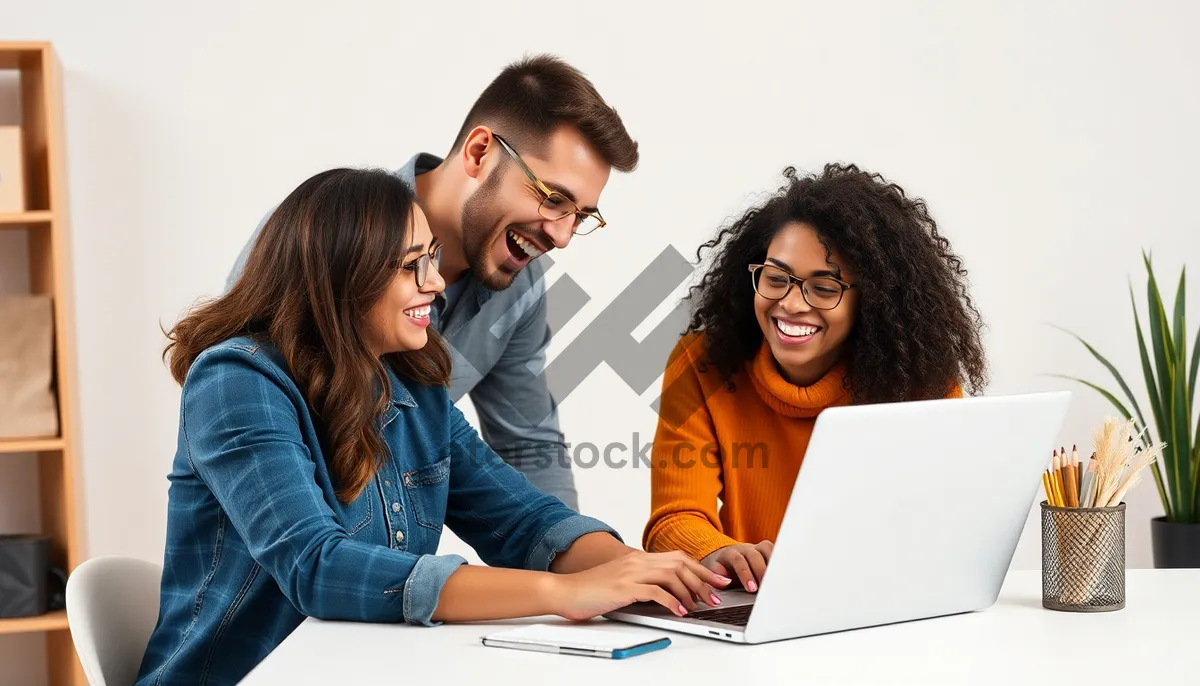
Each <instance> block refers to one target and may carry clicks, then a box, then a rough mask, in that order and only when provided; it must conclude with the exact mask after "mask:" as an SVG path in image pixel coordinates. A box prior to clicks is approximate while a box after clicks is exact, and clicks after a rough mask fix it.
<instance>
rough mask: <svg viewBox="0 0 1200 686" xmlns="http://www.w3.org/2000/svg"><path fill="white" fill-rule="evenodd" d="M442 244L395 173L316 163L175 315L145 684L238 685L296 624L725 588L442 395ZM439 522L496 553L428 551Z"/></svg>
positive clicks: (590, 609) (575, 609)
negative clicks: (532, 471) (437, 314)
mask: <svg viewBox="0 0 1200 686" xmlns="http://www.w3.org/2000/svg"><path fill="white" fill-rule="evenodd" d="M439 248H440V246H438V245H437V244H436V242H435V241H434V240H433V238H432V235H431V234H430V231H429V226H428V224H427V223H426V220H425V216H424V213H423V212H422V211H421V209H420V207H419V206H417V205H416V203H415V201H414V196H413V193H412V191H411V189H410V188H409V187H408V186H407V185H406V184H405V183H404V182H403V181H401V180H400V179H399V178H397V177H395V176H393V175H392V174H390V173H388V172H386V171H374V170H351V169H335V170H331V171H327V172H324V173H321V174H318V175H316V176H314V177H312V178H311V179H308V180H307V181H305V182H304V183H303V184H301V185H300V186H299V187H298V188H297V189H296V190H295V191H293V192H292V193H291V195H289V196H288V198H287V199H286V200H285V201H284V202H283V203H282V204H281V205H280V206H279V208H278V209H277V210H276V211H275V212H274V213H273V215H272V217H271V219H270V220H269V221H268V223H267V224H266V225H265V226H264V228H263V231H262V233H261V235H260V237H259V238H258V241H257V243H256V245H255V247H254V248H253V251H252V252H251V254H250V256H249V259H248V262H247V266H246V270H245V272H244V276H243V277H242V278H241V280H240V281H239V282H238V283H237V284H236V285H235V286H234V287H233V288H232V289H231V290H230V291H229V293H228V294H226V295H225V296H224V297H222V298H220V299H219V300H216V301H213V302H210V303H208V304H204V305H202V306H200V307H199V308H197V309H195V310H193V311H192V312H191V313H189V314H188V315H187V316H186V317H184V318H183V319H182V320H181V321H180V322H179V323H178V324H177V325H176V326H175V327H174V328H173V329H172V330H171V332H170V333H169V339H170V343H169V345H168V346H167V349H166V351H165V353H164V358H166V359H168V360H169V363H170V368H171V371H172V373H173V375H174V377H175V379H176V380H177V381H178V382H179V383H180V384H181V385H182V397H181V406H180V418H179V438H178V447H177V451H176V454H175V459H174V463H173V465H172V469H171V473H170V476H169V481H170V490H169V505H168V515H167V541H166V552H165V559H164V570H163V578H162V592H161V610H160V614H159V619H158V623H157V625H156V627H155V629H154V632H153V634H152V635H151V637H150V642H149V647H148V649H147V651H146V654H145V657H144V659H143V663H142V666H141V671H140V674H139V680H138V683H140V684H162V683H183V682H187V683H209V684H232V683H236V682H237V681H239V680H240V679H241V678H242V677H244V676H245V675H246V674H247V673H248V672H249V671H250V670H251V669H253V668H254V666H255V665H257V664H258V663H259V662H260V661H261V660H262V659H263V657H265V656H266V655H267V654H268V653H270V652H271V650H273V649H274V648H275V646H277V645H278V644H279V643H280V641H282V640H283V639H284V638H285V637H286V636H287V635H288V634H289V633H290V632H291V631H292V630H293V629H295V628H296V626H297V625H299V624H300V622H301V621H303V620H304V618H305V617H318V618H321V619H336V620H354V621H364V622H406V623H410V624H416V625H424V626H435V625H438V624H440V623H442V622H456V621H483V620H493V619H504V618H514V617H525V616H537V615H544V614H554V615H559V616H562V617H565V618H568V619H587V618H591V617H595V616H598V615H600V614H603V613H605V612H608V611H610V610H613V609H616V608H618V607H621V606H624V605H627V604H630V603H633V602H637V601H653V602H658V603H661V604H662V605H664V606H666V607H668V608H670V609H671V610H672V611H673V612H676V613H677V614H684V613H686V612H687V611H689V610H692V609H694V608H695V607H696V602H697V599H700V601H701V602H704V603H706V604H714V603H716V602H717V601H716V597H715V595H714V594H713V586H718V587H724V586H725V585H727V584H728V583H729V580H728V579H726V578H725V577H722V576H718V575H716V574H715V573H713V572H710V571H708V570H707V569H705V568H704V567H702V566H701V565H699V563H697V562H695V561H694V560H691V559H690V558H687V557H686V556H684V555H683V554H681V553H665V554H649V553H645V552H642V551H639V550H635V549H633V548H630V547H627V546H625V545H624V544H623V543H622V542H621V540H620V538H619V537H618V535H617V533H616V532H615V531H614V530H613V529H611V528H610V527H608V526H607V525H605V524H604V523H602V522H599V521H597V520H595V519H592V518H590V517H585V516H582V515H580V514H578V513H576V512H573V511H571V510H570V509H568V508H567V507H565V506H564V505H563V504H562V502H561V501H559V500H558V499H556V498H554V497H551V496H548V495H545V494H542V493H541V492H540V491H537V490H536V489H534V487H533V486H531V485H530V484H529V482H528V481H527V480H526V479H525V477H524V476H523V475H522V474H520V473H519V472H517V471H516V470H515V469H513V468H512V467H510V466H508V465H507V464H505V463H504V462H503V461H502V460H500V459H499V457H497V456H496V455H495V454H494V453H493V452H492V451H491V449H490V448H488V446H487V445H486V444H485V443H484V442H483V441H482V440H481V439H480V438H479V436H478V435H477V434H476V432H475V430H474V429H473V428H472V427H471V426H470V424H468V423H467V421H466V420H465V418H464V417H463V415H462V413H460V412H459V410H458V409H457V408H455V406H454V405H453V404H452V403H451V401H450V397H449V394H448V392H447V389H446V384H447V380H448V378H449V374H450V357H449V353H448V351H447V348H446V345H445V343H443V342H442V340H441V338H440V337H439V336H438V335H437V333H435V332H434V331H432V330H430V329H429V328H428V324H429V318H428V317H429V306H430V303H431V302H432V301H433V299H434V297H435V296H436V295H437V293H439V292H440V291H441V290H442V289H443V287H444V286H445V283H444V282H443V280H442V277H441V276H440V275H439V274H438V272H437V265H438V254H439ZM443 525H447V526H449V527H450V528H451V530H453V531H454V533H455V534H456V535H458V536H459V537H460V538H462V539H463V540H464V541H466V542H467V543H469V544H470V545H471V546H472V547H473V548H474V549H475V550H476V551H477V552H478V554H479V556H480V557H481V558H482V559H483V561H484V562H485V563H487V565H488V566H485V567H477V566H472V565H467V564H466V560H465V559H464V558H462V557H460V556H457V555H438V554H436V552H437V547H438V540H439V538H440V535H441V531H442V526H443Z"/></svg>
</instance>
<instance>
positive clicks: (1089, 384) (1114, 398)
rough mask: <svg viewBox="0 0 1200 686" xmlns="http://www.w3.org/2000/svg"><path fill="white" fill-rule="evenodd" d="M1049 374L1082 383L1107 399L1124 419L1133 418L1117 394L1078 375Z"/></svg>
mask: <svg viewBox="0 0 1200 686" xmlns="http://www.w3.org/2000/svg"><path fill="white" fill-rule="evenodd" d="M1049 376H1051V377H1054V378H1056V379H1066V380H1067V381H1074V382H1075V383H1080V384H1083V385H1084V386H1087V387H1088V388H1090V389H1092V390H1093V391H1096V392H1097V393H1099V394H1100V395H1102V396H1104V398H1105V399H1106V400H1108V402H1110V403H1112V404H1113V407H1115V408H1117V411H1118V412H1120V413H1121V416H1122V417H1124V418H1125V419H1133V416H1132V415H1130V414H1129V410H1128V409H1126V408H1125V406H1124V405H1122V404H1121V401H1120V400H1118V399H1117V396H1115V395H1113V394H1112V393H1109V392H1108V391H1106V390H1105V389H1103V388H1101V387H1100V386H1097V385H1096V384H1094V383H1092V382H1091V381H1084V380H1083V379H1080V378H1078V377H1074V376H1066V375H1064V374H1049Z"/></svg>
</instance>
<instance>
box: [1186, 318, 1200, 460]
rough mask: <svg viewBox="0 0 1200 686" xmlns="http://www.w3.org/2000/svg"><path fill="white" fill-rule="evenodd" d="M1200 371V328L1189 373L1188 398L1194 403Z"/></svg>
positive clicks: (1197, 332) (1199, 430) (1199, 436)
mask: <svg viewBox="0 0 1200 686" xmlns="http://www.w3.org/2000/svg"><path fill="white" fill-rule="evenodd" d="M1197 370H1200V328H1197V329H1196V342H1195V343H1192V369H1191V371H1190V372H1188V397H1189V398H1191V399H1192V402H1193V403H1194V402H1195V401H1196V371H1197ZM1196 437H1197V438H1200V429H1197V430H1196Z"/></svg>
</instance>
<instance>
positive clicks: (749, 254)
mask: <svg viewBox="0 0 1200 686" xmlns="http://www.w3.org/2000/svg"><path fill="white" fill-rule="evenodd" d="M785 177H786V183H785V184H784V186H783V187H782V188H781V189H780V190H779V192H778V193H776V194H775V195H773V196H772V197H770V198H769V199H768V200H767V201H766V202H765V203H763V204H762V205H760V206H758V207H755V208H752V209H751V210H749V211H747V212H746V213H745V214H744V215H743V216H742V217H741V218H740V219H739V220H737V221H736V222H734V223H733V224H732V225H731V226H729V227H727V228H724V229H722V230H721V231H720V232H719V233H717V235H716V237H715V238H714V239H713V240H711V241H709V242H708V243H705V244H704V245H703V246H701V251H703V250H704V249H705V248H709V249H712V250H714V253H713V256H712V262H711V264H710V266H709V267H708V269H707V272H706V273H705V274H704V276H703V278H702V279H701V281H700V283H699V284H698V285H697V286H695V287H693V288H692V290H691V292H690V293H689V296H688V300H689V301H690V303H691V305H692V315H691V320H690V322H689V325H688V329H687V331H686V332H685V334H684V336H683V337H682V338H681V339H680V341H679V343H678V345H677V346H676V348H675V350H674V351H673V352H672V354H671V357H670V360H669V362H668V364H667V370H666V373H665V375H664V378H663V393H662V403H661V410H660V413H659V415H660V419H659V423H658V429H657V435H656V437H655V441H654V447H653V456H652V460H651V464H652V465H653V466H654V468H653V470H652V471H651V475H652V476H651V484H652V488H651V491H652V496H651V499H652V501H651V515H650V520H649V522H648V523H647V524H646V527H645V531H644V534H643V544H644V546H645V548H646V550H651V551H667V550H677V551H683V552H685V553H687V554H688V555H689V556H691V557H693V558H694V559H696V560H700V561H701V562H702V563H703V564H704V565H705V566H706V567H708V568H709V569H712V570H714V571H716V572H718V573H719V574H724V575H732V576H734V578H736V579H738V580H740V581H741V584H742V586H744V587H745V588H746V589H747V590H749V591H752V592H753V591H755V590H757V585H758V582H760V581H761V580H762V577H763V573H764V572H765V570H766V566H767V563H768V561H769V560H770V557H771V550H772V546H773V541H774V539H775V536H776V534H777V532H778V530H779V526H780V523H781V521H782V518H783V513H784V509H785V507H786V506H787V503H788V498H789V497H790V495H791V492H792V486H793V484H794V482H795V480H796V475H797V474H798V472H799V470H800V464H801V461H802V460H803V455H804V452H805V448H806V446H807V445H808V439H809V436H810V434H811V432H812V428H813V424H814V422H815V420H816V416H817V414H818V413H820V412H821V410H823V409H825V408H827V407H832V406H835V405H847V404H851V403H855V404H857V403H880V402H895V401H906V400H925V399H934V398H944V397H957V396H961V395H963V392H964V389H965V390H966V391H967V392H970V393H974V392H978V391H979V390H982V388H983V386H984V384H985V383H986V365H985V360H984V352H983V347H982V343H981V340H980V329H981V322H980V318H979V315H978V312H977V311H976V310H975V308H974V306H973V305H972V303H971V299H970V297H969V296H968V294H967V288H966V281H965V276H966V272H965V271H964V270H963V269H962V263H961V261H960V260H959V259H958V258H957V257H956V256H955V255H954V254H953V253H952V252H951V250H950V245H949V242H948V241H947V240H946V239H945V238H944V237H942V236H941V235H939V233H938V231H937V226H936V223H935V222H934V220H933V218H932V217H931V216H930V214H929V212H928V210H927V209H926V206H925V204H924V203H923V202H922V201H920V200H916V199H911V198H909V197H907V196H906V195H905V193H904V191H903V190H902V189H901V188H900V187H899V186H896V185H895V184H892V183H889V182H888V181H886V180H884V179H883V178H881V177H880V176H878V175H876V174H870V173H868V172H865V171H862V170H860V169H858V168H857V167H855V166H853V165H848V166H842V165H828V166H826V167H825V169H824V171H823V172H822V173H820V174H814V175H810V176H803V177H801V176H797V175H796V173H795V171H794V170H792V169H790V168H789V169H787V170H786V171H785ZM749 446H755V448H754V449H748V447H749ZM714 449H715V450H714ZM764 449H765V450H764ZM739 453H740V454H739ZM756 456H757V458H758V459H757V461H756V460H755V457H756ZM766 456H769V457H770V459H769V461H768V460H767V459H766ZM718 499H719V500H720V501H721V505H720V507H719V508H718Z"/></svg>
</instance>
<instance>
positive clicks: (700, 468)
mask: <svg viewBox="0 0 1200 686" xmlns="http://www.w3.org/2000/svg"><path fill="white" fill-rule="evenodd" d="M702 349H703V346H702V339H701V338H700V337H699V336H685V337H684V338H682V339H680V341H679V343H678V344H676V346H675V349H674V351H672V353H671V356H670V359H669V360H668V362H667V368H666V372H665V373H664V375H663V385H662V395H661V400H660V403H659V412H658V414H659V419H658V428H657V430H656V432H655V437H654V447H653V448H652V449H651V469H650V497H651V503H650V520H649V521H648V522H647V524H646V527H645V530H644V532H643V536H642V545H643V547H645V549H646V550H647V551H649V552H665V551H671V550H681V551H683V552H685V553H687V554H688V555H690V556H691V557H693V558H695V559H697V560H699V559H702V558H703V557H705V556H706V555H708V554H709V553H711V552H713V551H714V550H717V549H718V548H723V547H725V546H727V545H733V544H735V543H737V541H736V540H734V539H732V538H730V537H729V536H726V535H725V534H724V532H723V531H722V530H721V520H720V517H719V516H718V512H717V499H718V497H719V496H720V494H721V487H722V478H721V460H720V455H719V453H718V452H716V451H717V440H716V435H715V432H714V430H713V422H712V417H711V415H710V414H709V409H708V405H707V403H706V402H705V392H704V387H703V385H702V384H701V383H700V376H699V373H698V371H697V370H696V367H695V363H694V359H695V356H696V355H699V354H700V352H701V351H702Z"/></svg>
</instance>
